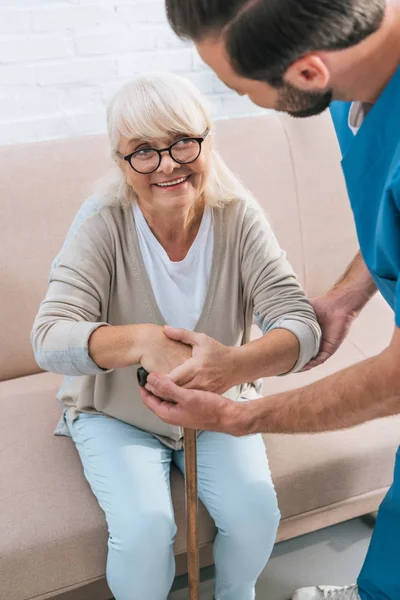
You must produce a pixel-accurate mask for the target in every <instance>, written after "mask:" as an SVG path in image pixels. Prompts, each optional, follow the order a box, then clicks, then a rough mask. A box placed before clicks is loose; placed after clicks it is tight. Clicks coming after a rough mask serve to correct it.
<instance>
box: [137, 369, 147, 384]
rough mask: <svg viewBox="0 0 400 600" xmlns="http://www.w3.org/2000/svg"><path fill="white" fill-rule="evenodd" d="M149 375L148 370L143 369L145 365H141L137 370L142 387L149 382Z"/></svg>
mask: <svg viewBox="0 0 400 600" xmlns="http://www.w3.org/2000/svg"><path fill="white" fill-rule="evenodd" d="M148 376H149V374H148V372H147V371H146V369H143V367H139V369H138V370H137V379H138V383H139V385H140V387H143V388H144V386H145V385H146V383H147V378H148Z"/></svg>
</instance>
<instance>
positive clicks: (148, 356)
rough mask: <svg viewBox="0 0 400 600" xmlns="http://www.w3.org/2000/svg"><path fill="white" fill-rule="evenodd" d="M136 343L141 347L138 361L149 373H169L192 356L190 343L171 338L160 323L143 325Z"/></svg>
mask: <svg viewBox="0 0 400 600" xmlns="http://www.w3.org/2000/svg"><path fill="white" fill-rule="evenodd" d="M135 344H136V347H138V348H139V349H140V356H139V361H138V362H139V363H140V364H141V365H142V367H143V368H144V369H146V371H147V372H148V373H154V372H157V373H167V374H168V373H170V372H171V371H173V370H174V369H176V368H179V367H180V366H183V363H185V362H186V361H188V360H189V359H191V357H192V348H191V346H190V345H187V344H185V343H182V342H181V341H179V340H178V341H176V340H173V339H170V338H169V337H168V336H167V335H166V334H165V332H164V329H163V328H162V327H159V326H158V325H143V326H141V331H140V335H139V339H137V340H136V342H135Z"/></svg>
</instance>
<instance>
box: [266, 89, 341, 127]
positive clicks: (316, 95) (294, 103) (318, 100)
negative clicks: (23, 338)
mask: <svg viewBox="0 0 400 600" xmlns="http://www.w3.org/2000/svg"><path fill="white" fill-rule="evenodd" d="M332 100H333V90H328V91H326V92H303V91H302V90H299V89H298V88H296V87H294V86H293V85H291V84H290V83H286V82H285V83H284V84H283V86H282V87H281V88H280V90H279V96H278V101H277V105H276V110H278V111H281V112H286V113H288V114H289V115H291V116H292V117H295V118H298V119H305V118H307V117H315V116H316V115H320V114H321V113H323V112H324V111H325V110H326V109H327V108H328V106H329V105H330V103H331V102H332Z"/></svg>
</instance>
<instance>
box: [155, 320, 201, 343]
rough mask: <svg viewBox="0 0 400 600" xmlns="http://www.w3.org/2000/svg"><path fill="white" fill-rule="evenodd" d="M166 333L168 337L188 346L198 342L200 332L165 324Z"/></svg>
mask: <svg viewBox="0 0 400 600" xmlns="http://www.w3.org/2000/svg"><path fill="white" fill-rule="evenodd" d="M164 333H165V335H166V336H167V337H169V339H170V340H175V341H176V342H182V343H183V344H187V345H188V346H195V345H196V344H197V343H198V336H199V334H198V333H194V331H188V330H187V329H175V328H174V327H170V326H169V325H165V327H164Z"/></svg>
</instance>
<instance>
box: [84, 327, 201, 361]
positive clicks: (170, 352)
mask: <svg viewBox="0 0 400 600" xmlns="http://www.w3.org/2000/svg"><path fill="white" fill-rule="evenodd" d="M89 356H90V357H91V359H92V360H93V361H94V362H95V363H96V364H97V366H99V367H100V368H102V369H105V370H109V369H123V368H125V367H131V366H133V365H138V364H141V365H142V367H144V368H145V369H146V371H148V372H149V373H152V372H154V371H157V372H158V373H169V372H170V371H172V370H173V369H175V368H176V367H178V366H179V365H181V364H182V363H184V362H185V361H186V360H188V359H189V358H191V356H192V348H191V347H190V346H187V345H185V344H183V343H181V342H179V341H175V340H171V339H169V338H168V337H167V336H166V335H165V333H164V329H163V327H161V326H160V325H152V324H140V325H121V326H109V327H105V326H104V327H99V328H98V329H96V331H94V333H93V334H92V335H91V337H90V339H89Z"/></svg>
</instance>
